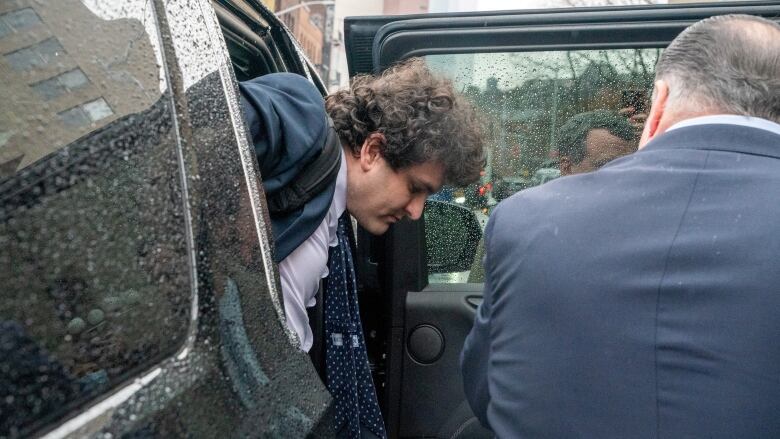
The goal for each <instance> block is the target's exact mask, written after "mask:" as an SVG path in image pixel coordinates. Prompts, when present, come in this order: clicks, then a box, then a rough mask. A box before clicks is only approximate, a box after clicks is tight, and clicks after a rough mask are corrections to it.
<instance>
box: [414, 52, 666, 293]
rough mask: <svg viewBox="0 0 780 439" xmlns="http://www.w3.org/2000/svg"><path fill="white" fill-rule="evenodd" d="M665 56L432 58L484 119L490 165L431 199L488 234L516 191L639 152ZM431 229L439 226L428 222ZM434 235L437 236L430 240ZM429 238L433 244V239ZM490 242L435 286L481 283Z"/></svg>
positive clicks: (433, 250)
mask: <svg viewBox="0 0 780 439" xmlns="http://www.w3.org/2000/svg"><path fill="white" fill-rule="evenodd" d="M660 52H661V49H613V50H569V51H547V52H524V53H478V54H449V55H429V56H426V57H425V58H426V61H427V63H428V65H429V66H430V67H431V68H432V69H433V70H434V71H436V72H438V73H440V74H443V75H445V76H447V77H448V78H450V79H451V80H452V81H453V83H454V84H455V87H456V88H457V89H458V90H461V91H463V93H464V94H465V95H466V96H467V98H468V99H470V100H471V101H472V102H473V103H474V104H475V106H476V107H477V109H478V111H479V113H480V114H481V116H482V117H483V121H484V123H485V127H486V130H487V136H486V137H487V144H486V147H487V165H486V167H485V169H484V171H483V173H482V174H483V175H482V177H481V178H480V181H479V182H477V183H474V184H472V185H470V186H468V187H458V188H455V187H445V188H443V189H442V191H441V192H440V193H438V194H435V195H434V196H433V197H432V198H433V199H434V200H438V201H444V202H448V203H454V204H458V205H462V206H465V207H467V208H468V209H470V210H471V211H472V212H473V213H474V214H475V215H476V217H477V219H478V221H479V223H480V224H481V225H482V227H483V229H484V225H485V224H486V223H487V220H488V218H489V215H490V212H491V211H492V209H493V208H494V207H495V206H496V204H497V203H499V202H500V201H501V200H503V199H505V198H507V197H509V196H511V195H512V194H514V193H516V192H518V191H521V190H524V189H527V188H530V187H533V186H538V185H541V184H546V183H547V182H549V181H551V180H554V179H556V178H559V177H560V176H561V175H570V174H577V173H583V172H591V171H593V170H596V169H598V168H600V167H601V166H604V165H605V164H606V163H608V162H610V161H612V160H614V159H616V158H619V157H621V156H623V155H626V154H630V153H631V152H634V151H636V149H637V145H638V140H639V137H640V135H641V131H642V128H643V126H644V118H645V116H646V112H647V110H648V107H649V95H650V92H651V90H652V81H653V77H654V73H655V64H656V61H657V59H658V56H659V54H660ZM427 222H440V221H439V220H438V219H429V216H426V224H427ZM433 236H434V237H435V236H437V235H435V234H434V235H433ZM469 239H471V240H474V239H479V237H474V236H473V235H469V236H464V237H462V240H460V241H457V240H447V241H441V242H428V243H427V248H428V259H429V261H431V260H435V259H437V256H438V254H439V253H442V254H446V253H453V252H457V251H458V249H459V248H460V246H462V245H463V242H462V241H463V240H469ZM429 241H430V240H429ZM483 255H484V245H483V244H482V242H481V240H480V242H479V243H478V245H477V255H476V256H475V258H474V261H473V263H472V265H471V269H470V270H467V271H462V272H443V273H442V272H437V271H438V270H436V269H435V268H433V269H431V264H429V281H430V282H431V283H459V282H482V281H483V280H484V275H483V271H482V266H481V262H482V257H483Z"/></svg>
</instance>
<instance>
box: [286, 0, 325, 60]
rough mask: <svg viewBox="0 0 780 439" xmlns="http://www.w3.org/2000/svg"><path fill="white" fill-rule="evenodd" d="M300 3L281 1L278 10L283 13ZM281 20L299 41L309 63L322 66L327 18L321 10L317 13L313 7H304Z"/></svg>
mask: <svg viewBox="0 0 780 439" xmlns="http://www.w3.org/2000/svg"><path fill="white" fill-rule="evenodd" d="M300 3H301V1H300V0H281V1H279V2H278V3H277V4H278V9H279V10H280V11H283V10H285V9H287V8H291V7H294V6H296V5H298V4H300ZM279 18H280V19H281V20H282V21H283V22H284V24H285V25H287V27H288V28H289V29H290V31H291V32H292V34H293V36H294V37H295V39H296V40H298V43H300V45H301V47H302V48H303V51H304V52H305V53H306V57H307V58H309V61H311V62H312V63H313V64H315V65H317V66H320V65H322V44H323V42H324V39H323V32H324V27H325V26H324V24H325V17H324V16H323V15H322V13H321V12H319V9H317V10H316V11H315V10H314V9H313V7H312V6H308V5H303V6H301V7H299V8H296V9H293V10H291V11H289V12H287V13H285V14H283V15H282V16H281V17H279Z"/></svg>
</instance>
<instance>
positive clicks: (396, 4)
mask: <svg viewBox="0 0 780 439" xmlns="http://www.w3.org/2000/svg"><path fill="white" fill-rule="evenodd" d="M426 12H428V0H385V4H384V8H383V12H382V13H383V14H385V15H400V14H424V13H426Z"/></svg>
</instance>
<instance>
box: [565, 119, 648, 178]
mask: <svg viewBox="0 0 780 439" xmlns="http://www.w3.org/2000/svg"><path fill="white" fill-rule="evenodd" d="M585 146H586V151H585V157H584V158H583V159H582V161H581V162H579V163H576V164H575V163H570V164H569V165H567V166H562V167H561V174H563V175H569V174H581V173H583V172H590V171H594V170H596V169H598V168H600V167H602V166H604V165H606V164H607V163H609V162H611V161H612V160H615V159H616V158H618V157H622V156H624V155H626V154H631V153H632V152H634V151H636V143H634V142H633V141H630V140H625V139H621V138H620V137H617V136H615V135H613V134H610V132H609V131H607V130H606V129H604V128H596V129H592V130H590V131H589V132H588V136H587V137H586V138H585ZM564 168H565V169H564Z"/></svg>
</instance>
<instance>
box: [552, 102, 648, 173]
mask: <svg viewBox="0 0 780 439" xmlns="http://www.w3.org/2000/svg"><path fill="white" fill-rule="evenodd" d="M595 129H605V130H607V132H609V134H611V135H613V136H615V137H618V138H620V139H623V140H626V141H632V140H634V129H633V127H632V126H631V124H629V123H628V121H627V120H626V118H625V117H622V116H620V115H618V114H615V113H613V112H611V111H607V110H595V111H589V112H587V113H580V114H575V115H574V116H572V117H571V118H569V120H567V121H566V123H564V124H563V125H561V127H560V128H559V129H558V139H557V141H556V145H555V146H556V149H557V150H558V156H559V157H568V159H569V160H571V162H572V163H575V164H576V163H580V162H581V161H582V160H583V159H584V158H585V155H586V154H587V152H588V151H587V145H586V143H585V140H586V139H587V137H588V133H589V132H590V131H591V130H595Z"/></svg>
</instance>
